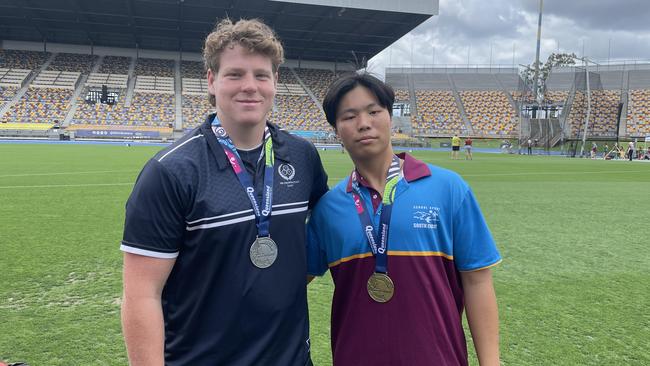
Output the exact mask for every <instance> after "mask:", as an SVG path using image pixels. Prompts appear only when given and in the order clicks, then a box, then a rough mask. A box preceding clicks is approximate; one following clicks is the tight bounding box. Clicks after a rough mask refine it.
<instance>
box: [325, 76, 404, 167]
mask: <svg viewBox="0 0 650 366" xmlns="http://www.w3.org/2000/svg"><path fill="white" fill-rule="evenodd" d="M336 135H337V136H338V137H339V138H340V139H341V142H342V143H343V145H344V146H345V149H346V150H347V151H348V152H349V153H350V156H351V157H352V159H354V160H357V159H370V158H381V157H383V156H384V155H386V156H392V147H391V142H390V135H391V118H390V113H389V112H388V109H386V108H384V107H382V106H381V105H380V104H379V101H378V100H377V97H376V96H375V95H374V94H373V93H372V92H371V91H370V90H368V89H367V88H366V87H363V86H360V85H358V86H356V87H355V88H354V89H352V90H350V91H349V92H348V93H347V94H346V95H345V96H344V97H343V98H342V99H341V102H340V103H339V107H338V110H337V111H336Z"/></svg>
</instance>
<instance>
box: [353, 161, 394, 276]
mask: <svg viewBox="0 0 650 366" xmlns="http://www.w3.org/2000/svg"><path fill="white" fill-rule="evenodd" d="M399 172H400V168H399V158H398V157H397V156H396V155H393V160H392V161H391V164H390V167H389V168H388V174H386V186H385V187H384V194H383V196H382V202H381V206H379V210H381V214H380V215H379V230H375V227H374V225H373V223H372V219H371V218H370V212H369V211H368V210H367V208H366V204H365V202H364V200H363V198H362V196H361V189H360V188H359V181H358V179H357V176H358V174H359V173H357V172H356V170H355V171H353V172H352V175H351V176H350V179H351V180H352V198H353V199H354V205H355V207H356V208H357V213H358V214H359V219H360V220H361V228H362V230H363V232H364V234H365V236H366V240H367V241H368V245H369V246H370V250H371V251H372V254H373V255H374V256H375V272H379V273H388V227H389V225H390V217H391V215H392V211H393V199H394V198H395V187H396V186H397V182H398V181H399Z"/></svg>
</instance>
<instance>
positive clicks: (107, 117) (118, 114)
mask: <svg viewBox="0 0 650 366" xmlns="http://www.w3.org/2000/svg"><path fill="white" fill-rule="evenodd" d="M86 85H88V86H87V87H86V88H85V89H84V91H83V93H81V95H79V97H78V98H77V109H76V110H75V113H74V116H73V117H72V121H71V125H72V124H75V125H77V124H88V125H121V124H124V123H125V121H127V120H128V116H127V114H126V111H125V110H124V98H123V96H124V95H126V89H119V88H113V87H111V89H110V92H113V93H116V94H117V95H118V98H117V100H116V103H115V104H114V105H110V104H105V103H97V102H87V101H86V96H87V95H88V93H89V91H90V90H91V89H94V90H97V86H92V84H86Z"/></svg>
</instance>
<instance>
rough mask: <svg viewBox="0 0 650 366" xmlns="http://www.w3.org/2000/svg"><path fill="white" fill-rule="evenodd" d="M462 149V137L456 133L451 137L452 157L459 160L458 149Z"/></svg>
mask: <svg viewBox="0 0 650 366" xmlns="http://www.w3.org/2000/svg"><path fill="white" fill-rule="evenodd" d="M459 150H460V137H458V134H457V133H455V134H454V136H453V137H452V138H451V158H452V159H453V160H458V151H459Z"/></svg>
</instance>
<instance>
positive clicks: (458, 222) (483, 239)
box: [453, 187, 501, 271]
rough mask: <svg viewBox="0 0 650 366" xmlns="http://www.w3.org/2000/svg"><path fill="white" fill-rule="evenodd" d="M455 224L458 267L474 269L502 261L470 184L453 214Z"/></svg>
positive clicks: (455, 260) (455, 250)
mask: <svg viewBox="0 0 650 366" xmlns="http://www.w3.org/2000/svg"><path fill="white" fill-rule="evenodd" d="M453 225H454V229H453V235H454V241H453V245H454V262H455V263H456V268H458V270H459V271H475V270H479V269H483V268H487V267H490V266H492V265H495V264H497V263H499V262H500V261H501V255H500V254H499V251H498V250H497V247H496V244H495V243H494V239H493V238H492V234H491V233H490V229H489V228H488V226H487V224H486V222H485V218H484V217H483V213H482V212H481V208H480V207H479V205H478V202H477V201H476V197H474V193H472V190H471V189H470V188H469V187H467V191H466V193H465V195H464V197H463V200H462V202H461V204H460V207H459V208H458V210H457V212H456V214H455V215H454V223H453Z"/></svg>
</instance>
